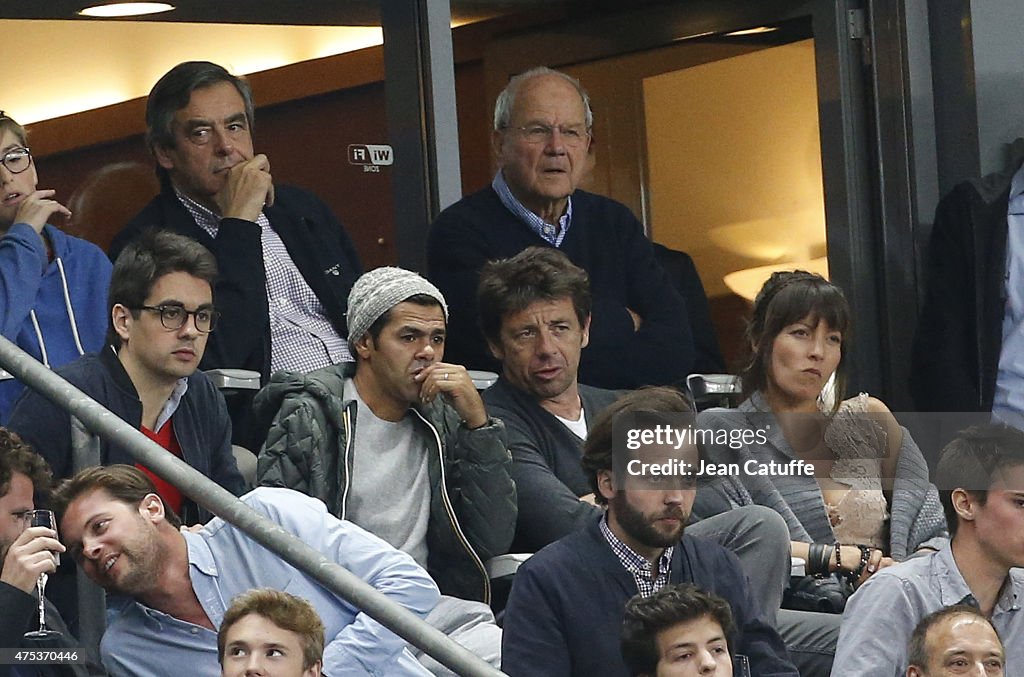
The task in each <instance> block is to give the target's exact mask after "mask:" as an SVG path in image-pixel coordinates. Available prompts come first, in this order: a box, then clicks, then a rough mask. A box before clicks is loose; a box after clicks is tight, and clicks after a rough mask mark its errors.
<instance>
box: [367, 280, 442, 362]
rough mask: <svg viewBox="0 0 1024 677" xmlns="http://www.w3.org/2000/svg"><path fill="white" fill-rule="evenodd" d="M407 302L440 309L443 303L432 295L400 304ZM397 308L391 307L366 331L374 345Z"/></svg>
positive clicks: (420, 295)
mask: <svg viewBox="0 0 1024 677" xmlns="http://www.w3.org/2000/svg"><path fill="white" fill-rule="evenodd" d="M407 301H408V302H409V303H415V304H416V305H418V306H425V307H428V308H429V307H430V306H437V307H438V308H440V307H441V303H440V302H439V301H438V300H437V299H435V298H434V297H433V296H431V295H430V294H413V295H412V296H410V297H409V298H407V299H402V300H401V301H399V302H398V303H405V302H407ZM398 303H396V304H395V306H397V305H398ZM395 306H391V307H390V308H388V309H387V310H386V311H384V314H383V315H381V316H380V317H378V318H377V319H376V320H374V321H373V324H371V325H370V328H369V329H367V330H366V333H367V334H369V335H370V338H372V339H373V341H374V343H376V342H377V339H379V338H380V333H381V332H382V331H384V327H386V326H387V325H388V322H390V321H391V311H392V310H394V309H395ZM357 359H358V356H357Z"/></svg>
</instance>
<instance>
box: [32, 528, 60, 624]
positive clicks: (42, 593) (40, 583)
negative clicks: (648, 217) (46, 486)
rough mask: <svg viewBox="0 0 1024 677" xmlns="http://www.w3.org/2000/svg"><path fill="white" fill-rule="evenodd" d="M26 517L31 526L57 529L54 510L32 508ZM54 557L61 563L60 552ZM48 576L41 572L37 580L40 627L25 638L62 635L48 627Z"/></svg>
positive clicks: (56, 561) (55, 560)
mask: <svg viewBox="0 0 1024 677" xmlns="http://www.w3.org/2000/svg"><path fill="white" fill-rule="evenodd" d="M25 519H26V520H28V524H29V526H30V527H46V528H47V529H53V531H54V532H56V531H57V517H56V516H55V515H54V514H53V511H52V510H30V511H29V512H28V513H26V514H25ZM53 559H54V562H55V563H56V564H60V555H59V554H58V553H53ZM48 578H49V576H47V574H46V573H41V574H39V579H38V580H37V581H36V590H38V592H39V629H38V630H32V631H31V632H26V633H25V635H24V636H25V639H50V638H53V637H60V636H61V634H60V633H59V632H58V631H56V630H49V629H47V627H46V581H47V580H48Z"/></svg>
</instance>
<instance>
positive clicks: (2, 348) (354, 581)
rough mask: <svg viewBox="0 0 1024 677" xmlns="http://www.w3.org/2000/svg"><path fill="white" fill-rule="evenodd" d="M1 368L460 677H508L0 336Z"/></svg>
mask: <svg viewBox="0 0 1024 677" xmlns="http://www.w3.org/2000/svg"><path fill="white" fill-rule="evenodd" d="M0 367H3V368H6V369H7V370H8V371H9V372H11V373H12V374H14V376H15V377H16V378H17V379H18V380H20V381H21V382H22V383H24V384H26V385H27V386H29V387H31V388H33V389H35V390H37V391H39V392H40V393H41V394H43V395H45V396H46V397H47V398H48V399H49V400H50V401H51V402H53V403H54V404H56V405H57V406H59V407H61V408H62V409H64V410H66V411H68V412H69V413H70V414H71V415H72V416H75V417H76V418H78V419H79V420H80V421H81V422H82V423H83V424H85V426H86V427H88V428H89V430H91V431H92V432H94V433H95V434H97V435H99V436H100V437H102V438H103V439H105V440H107V441H108V442H112V443H116V444H119V445H121V446H123V447H125V448H126V449H127V450H128V452H129V453H130V454H131V455H132V456H133V457H134V458H135V460H136V461H138V462H139V463H141V464H142V465H144V466H145V467H146V468H148V469H149V470H151V471H153V472H154V473H156V474H157V475H158V476H159V477H160V478H161V479H164V480H166V481H168V482H170V483H171V484H173V485H174V486H175V487H177V488H178V490H179V491H181V492H182V493H183V494H184V495H186V496H188V497H189V498H191V499H192V500H193V501H195V502H196V503H197V504H199V505H200V506H202V507H203V508H206V509H207V510H209V511H210V512H211V513H213V514H214V515H216V516H218V517H220V518H221V519H223V520H224V521H225V522H229V523H230V524H233V525H234V526H236V527H238V528H239V529H241V530H242V531H244V532H245V534H246V535H247V536H249V537H250V538H252V539H253V540H254V541H256V542H258V543H259V544H261V545H263V546H264V547H265V548H267V549H268V550H270V551H271V552H273V553H274V554H276V555H277V556H278V557H280V558H281V559H283V560H284V561H286V562H288V563H289V564H291V565H292V566H294V567H296V568H297V569H299V570H300V571H302V572H303V573H305V574H306V575H308V576H310V577H311V578H313V579H315V580H316V581H317V582H318V583H320V584H321V585H323V586H324V587H325V588H327V589H328V590H330V591H331V592H333V593H334V594H336V595H338V596H339V597H341V598H343V599H345V600H346V601H348V602H349V603H350V604H352V605H353V606H355V607H356V608H359V609H362V610H363V611H364V612H365V613H366V614H368V615H369V616H370V617H371V618H373V619H374V620H376V621H377V622H379V623H380V624H381V625H383V626H384V627H386V628H388V629H389V630H391V631H392V632H394V633H395V634H397V635H398V636H399V637H401V638H402V639H404V640H406V641H407V642H409V643H410V644H412V645H414V646H416V647H419V648H420V649H422V650H423V651H424V652H426V653H427V654H428V655H430V656H431V657H433V658H434V659H435V660H437V661H438V662H440V663H442V664H443V665H445V666H447V667H448V668H451V669H452V670H454V671H455V672H456V673H457V674H459V675H466V676H467V677H499V676H500V675H503V674H504V673H502V672H500V671H498V670H495V669H494V668H493V667H491V666H490V665H489V664H488V663H486V662H485V661H483V660H482V659H480V658H479V657H477V656H476V655H474V654H473V653H471V652H470V651H469V650H468V649H466V648H464V647H462V646H461V645H459V644H458V643H456V642H454V641H452V640H451V639H449V638H448V637H447V636H446V635H445V634H444V633H442V632H441V631H439V630H437V629H435V628H433V627H431V626H430V625H428V624H427V623H425V622H424V621H423V620H422V619H420V618H419V617H418V616H416V614H414V613H412V612H411V611H409V610H408V609H406V608H405V607H403V606H401V605H400V604H398V603H397V602H394V601H392V600H391V599H389V598H388V597H387V596H385V595H384V594H383V593H381V592H378V591H377V590H376V589H374V588H373V586H371V585H369V584H368V583H366V582H365V581H363V580H362V579H360V578H358V577H357V576H355V575H354V574H352V573H350V572H349V571H348V570H346V569H345V568H343V567H341V566H340V565H338V564H337V563H335V562H332V561H331V560H329V559H328V558H327V557H325V556H324V555H323V554H321V553H320V552H318V551H317V550H314V549H313V548H311V547H310V546H308V545H307V544H305V543H304V542H302V541H301V540H299V539H298V538H296V537H295V536H293V535H292V534H290V533H288V532H287V531H285V530H284V529H282V528H281V527H280V526H279V525H277V524H275V523H273V522H271V521H270V520H268V519H266V518H265V517H263V516H262V515H260V514H259V513H257V512H256V511H254V510H253V509H252V508H250V507H249V506H247V505H246V504H245V503H243V502H242V501H240V500H238V498H236V497H235V496H234V495H232V494H231V493H230V492H229V491H227V490H226V489H224V488H222V487H221V486H219V485H218V484H216V483H214V482H213V481H211V480H210V479H209V478H207V477H206V476H205V475H203V474H202V473H200V472H199V471H197V470H195V469H194V468H192V467H191V466H190V465H188V464H187V463H185V462H184V461H182V460H180V459H179V458H177V457H176V456H175V455H174V454H168V453H167V450H165V449H164V448H163V447H161V446H160V445H158V444H157V443H156V442H153V441H152V440H150V439H149V438H147V437H146V436H145V435H143V434H142V433H141V432H140V431H139V430H136V429H135V428H133V427H132V426H130V425H129V424H128V423H126V422H125V421H123V420H122V419H121V418H120V417H118V416H117V415H115V414H113V413H111V412H110V411H108V410H107V409H106V408H104V407H103V406H102V405H100V404H99V403H98V402H96V401H95V400H93V399H92V398H90V397H89V396H88V395H86V394H85V393H83V392H82V391H81V390H79V389H78V388H76V387H75V386H73V385H71V384H70V383H68V382H67V381H65V380H64V379H63V378H61V377H60V376H58V375H57V374H55V373H54V372H52V371H50V370H49V369H48V368H47V367H45V366H43V365H42V364H40V363H39V362H37V361H36V360H35V358H33V357H32V356H31V355H29V354H28V353H26V352H25V351H23V350H22V349H21V348H19V347H18V346H16V345H15V344H13V343H12V342H11V341H9V340H8V339H6V338H4V337H3V336H0Z"/></svg>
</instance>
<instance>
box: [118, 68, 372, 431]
mask: <svg viewBox="0 0 1024 677" xmlns="http://www.w3.org/2000/svg"><path fill="white" fill-rule="evenodd" d="M253 116H254V108H253V100H252V91H251V89H250V88H249V85H248V84H247V83H246V82H245V80H243V79H241V78H239V77H236V76H234V75H232V74H230V73H229V72H228V71H227V70H225V69H224V68H223V67H222V66H219V65H217V64H214V63H210V62H208V61H187V62H184V63H180V64H178V65H177V66H175V67H174V68H172V69H171V70H170V71H168V72H167V73H166V74H164V76H163V77H161V78H160V80H159V81H158V82H157V83H156V85H154V86H153V89H152V90H151V91H150V93H149V97H148V99H147V101H146V141H147V142H148V144H149V149H150V152H151V153H152V154H153V157H154V159H155V160H156V164H157V175H158V176H159V178H160V184H161V191H160V194H159V195H158V196H156V197H155V198H153V200H152V201H151V202H150V203H149V204H148V205H146V207H145V208H143V210H142V211H141V212H139V214H138V215H137V216H136V217H135V218H133V219H132V220H131V221H130V222H129V223H128V225H127V226H125V228H124V230H122V231H121V233H120V234H118V236H117V237H116V238H114V242H113V243H112V244H111V247H110V256H111V258H116V257H117V255H118V254H119V253H120V251H121V250H122V249H123V248H124V246H125V245H126V244H128V243H129V242H130V241H131V240H133V239H134V238H136V237H138V235H139V233H141V232H143V231H144V230H146V229H148V228H162V229H166V230H171V231H174V232H176V233H181V234H182V235H186V236H188V237H190V238H192V239H193V240H196V241H197V242H199V243H200V244H202V245H203V246H204V247H206V248H207V249H209V250H210V251H211V252H213V255H214V256H215V257H216V259H217V266H218V267H219V269H220V276H219V277H218V279H217V283H216V293H217V302H218V304H219V306H220V309H221V312H222V313H223V314H224V322H223V326H222V327H221V329H220V331H218V332H217V333H216V334H215V335H214V336H212V337H211V339H210V346H209V350H208V351H207V354H206V356H205V358H204V360H203V368H204V369H217V368H237V369H250V370H253V371H257V372H259V373H260V374H261V376H262V381H263V383H266V382H267V381H268V380H269V379H270V375H271V374H272V373H274V372H276V371H279V370H282V369H283V370H288V371H296V372H302V373H306V372H309V371H313V370H314V369H319V368H322V367H326V366H328V365H331V364H337V363H340V362H351V361H352V359H353V358H352V355H351V354H350V353H349V350H348V343H347V342H346V341H345V337H346V336H347V335H348V332H347V327H346V323H345V305H346V302H347V300H348V293H349V290H350V289H351V288H352V283H353V282H355V280H356V278H358V277H359V275H360V274H361V272H362V270H361V267H360V263H359V257H358V256H357V254H356V250H355V247H354V246H353V245H352V241H351V240H350V239H349V237H348V235H347V234H346V233H345V229H344V228H343V227H342V225H341V223H339V222H338V220H337V218H335V216H334V214H333V213H332V212H331V210H330V208H329V207H328V206H327V205H326V204H324V203H323V201H322V200H320V199H319V198H317V197H316V196H315V195H313V194H312V193H309V192H308V191H305V190H302V189H300V188H295V187H291V186H282V185H276V184H274V183H273V181H272V178H271V173H270V160H269V159H268V158H267V156H266V155H264V154H262V153H256V151H255V149H254V146H253V137H252V126H253ZM230 404H231V407H232V420H233V421H234V423H235V428H236V430H235V439H236V442H237V443H238V444H242V445H244V446H247V447H249V448H251V449H253V451H255V450H256V449H258V448H259V446H260V443H262V440H259V439H255V438H254V437H253V436H252V433H253V431H252V430H250V429H249V405H250V404H251V397H244V396H242V395H241V394H238V395H235V396H234V397H232V398H231V402H230Z"/></svg>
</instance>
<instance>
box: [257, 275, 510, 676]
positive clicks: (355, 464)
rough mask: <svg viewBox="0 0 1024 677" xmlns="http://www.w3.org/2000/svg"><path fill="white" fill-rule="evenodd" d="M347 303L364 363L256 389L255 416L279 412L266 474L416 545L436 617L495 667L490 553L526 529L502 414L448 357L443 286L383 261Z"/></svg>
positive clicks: (264, 480)
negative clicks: (494, 413) (519, 520)
mask: <svg viewBox="0 0 1024 677" xmlns="http://www.w3.org/2000/svg"><path fill="white" fill-rule="evenodd" d="M347 315H348V328H349V344H350V347H351V349H352V352H353V354H355V356H356V360H357V361H356V363H355V365H351V364H339V365H334V366H330V367H326V368H324V369H319V370H316V371H313V372H310V373H308V374H300V373H291V372H279V373H277V374H275V375H274V376H273V378H272V379H271V383H270V384H269V385H268V386H267V387H266V388H264V389H263V390H262V391H261V392H260V394H259V395H258V396H257V397H256V416H257V420H264V421H272V422H271V423H270V424H269V431H268V433H267V437H266V443H265V444H264V445H263V449H262V451H261V452H260V457H259V466H258V469H257V479H258V481H259V483H260V484H262V485H264V486H283V487H288V488H291V489H296V490H298V491H302V492H304V493H307V494H310V495H312V496H314V497H316V498H319V499H321V500H323V501H324V502H325V503H326V504H327V507H328V509H329V510H330V511H331V512H332V513H334V514H335V515H336V516H338V517H340V518H342V519H347V520H349V521H352V522H355V523H356V524H358V525H359V526H361V527H363V528H364V529H366V530H367V531H370V532H371V533H374V534H376V535H377V536H379V537H381V538H383V539H384V540H385V541H387V542H388V543H390V544H391V545H392V546H394V547H396V548H398V549H400V550H403V551H405V552H407V553H409V554H410V555H412V556H413V557H414V558H415V559H416V560H417V561H418V562H419V563H420V564H421V565H422V566H424V567H425V568H426V569H427V571H428V572H429V573H430V575H431V576H432V577H433V578H434V580H435V581H436V582H437V584H438V587H439V588H440V589H441V592H442V593H443V594H444V595H445V597H444V598H443V599H442V601H441V603H440V604H438V605H437V607H435V609H434V611H433V612H432V613H431V615H430V616H428V617H427V622H428V623H431V624H432V625H434V626H435V627H437V628H438V629H440V630H442V631H444V632H446V634H449V635H450V636H451V637H452V639H454V640H456V641H460V642H462V643H464V644H465V645H466V646H467V647H468V648H469V649H470V650H471V651H473V652H474V653H476V654H477V655H479V656H480V657H482V658H484V659H485V660H488V661H490V662H492V663H493V664H494V665H495V667H497V665H499V654H500V637H501V633H500V629H499V628H498V627H497V626H496V625H494V622H493V615H492V614H491V612H490V609H489V607H488V606H487V603H489V602H490V583H489V581H488V578H487V574H486V571H485V569H484V564H483V563H484V562H485V561H486V560H488V559H490V558H492V557H495V556H497V555H502V554H505V553H506V552H508V547H509V545H510V544H511V542H512V535H513V531H514V529H515V522H516V493H515V484H514V483H513V481H512V478H511V476H510V474H509V470H510V466H511V458H510V457H509V453H508V448H507V446H506V441H505V428H504V425H503V424H502V423H501V421H499V420H496V419H494V418H491V417H490V416H489V415H488V413H487V410H486V409H485V407H484V404H483V401H482V400H481V399H480V394H479V393H478V392H477V390H476V387H475V386H474V385H473V381H472V379H470V377H469V373H468V372H467V371H466V369H465V368H464V367H462V366H461V365H457V364H451V363H448V362H444V348H445V338H446V332H447V322H448V312H447V306H446V304H445V300H444V297H443V296H442V295H441V292H440V291H438V290H437V288H436V287H434V285H432V284H430V283H429V282H427V281H426V280H425V279H423V278H422V277H420V276H419V275H417V274H416V273H413V272H410V271H408V270H402V269H401V268H377V269H375V270H372V271H370V272H368V273H366V274H365V275H363V276H362V277H360V278H359V279H358V280H357V281H356V283H355V284H354V285H353V287H352V292H351V293H350V295H349V299H348V314H347ZM456 631H457V632H456ZM429 667H431V668H436V667H437V666H435V665H429Z"/></svg>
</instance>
